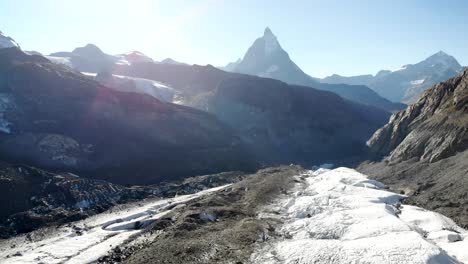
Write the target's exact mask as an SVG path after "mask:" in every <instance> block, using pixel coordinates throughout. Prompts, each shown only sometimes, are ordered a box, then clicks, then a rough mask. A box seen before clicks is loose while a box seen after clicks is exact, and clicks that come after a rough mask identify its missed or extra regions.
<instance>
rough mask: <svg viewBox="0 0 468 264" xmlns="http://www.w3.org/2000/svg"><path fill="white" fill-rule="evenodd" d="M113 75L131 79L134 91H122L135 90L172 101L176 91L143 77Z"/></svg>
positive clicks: (165, 100)
mask: <svg viewBox="0 0 468 264" xmlns="http://www.w3.org/2000/svg"><path fill="white" fill-rule="evenodd" d="M113 76H114V77H115V78H117V79H122V80H132V81H133V82H134V83H135V87H136V90H135V91H126V90H123V91H124V92H137V93H141V94H147V95H151V96H152V97H155V98H157V99H159V100H161V101H164V102H172V101H173V100H174V96H175V94H176V91H175V90H174V89H173V88H172V87H170V86H168V85H165V84H163V83H161V82H157V81H153V80H149V79H143V78H134V77H128V76H123V75H113Z"/></svg>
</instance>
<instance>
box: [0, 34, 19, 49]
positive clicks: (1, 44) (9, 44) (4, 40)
mask: <svg viewBox="0 0 468 264" xmlns="http://www.w3.org/2000/svg"><path fill="white" fill-rule="evenodd" d="M4 48H19V45H18V43H16V41H15V40H14V39H12V38H10V37H8V36H5V35H4V34H3V32H2V31H0V49H4Z"/></svg>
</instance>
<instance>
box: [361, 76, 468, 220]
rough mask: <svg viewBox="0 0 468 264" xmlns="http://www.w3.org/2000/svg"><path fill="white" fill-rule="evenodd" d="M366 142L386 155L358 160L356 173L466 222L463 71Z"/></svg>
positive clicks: (467, 87) (467, 93) (466, 80)
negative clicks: (371, 159)
mask: <svg viewBox="0 0 468 264" xmlns="http://www.w3.org/2000/svg"><path fill="white" fill-rule="evenodd" d="M368 145H369V147H370V148H371V150H372V151H373V152H374V153H376V154H377V155H378V156H385V158H384V160H383V161H381V162H370V163H366V164H362V165H361V166H360V170H361V171H363V172H364V173H367V174H369V175H371V176H374V177H376V178H378V179H381V180H383V181H384V182H388V183H391V184H394V185H395V186H398V187H399V188H402V189H403V190H404V189H406V190H404V191H406V192H408V193H410V194H414V195H415V196H413V197H411V198H410V199H411V201H413V202H414V203H417V204H421V205H422V206H425V207H429V208H431V209H434V210H436V211H440V212H442V213H445V214H447V215H448V216H450V217H452V218H454V219H455V220H457V221H458V222H459V223H461V224H463V225H464V226H467V225H468V206H467V204H468V196H467V195H466V191H467V190H468V178H467V177H466V175H467V173H468V159H466V155H467V153H468V152H467V148H468V71H465V72H464V73H463V74H461V75H460V76H458V77H455V78H453V79H450V80H448V81H446V82H444V83H440V84H438V85H436V86H434V87H433V88H431V89H429V90H428V91H426V92H425V93H424V94H423V96H422V97H421V99H419V101H418V102H416V103H415V104H414V105H411V106H409V107H408V108H407V109H406V110H405V111H401V112H399V113H397V114H394V115H393V116H392V118H391V119H390V122H389V123H388V124H386V125H385V126H384V127H383V128H381V129H379V130H378V131H377V132H376V133H375V134H374V136H373V137H372V138H371V139H370V140H369V141H368ZM405 186H406V188H405Z"/></svg>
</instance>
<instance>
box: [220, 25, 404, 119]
mask: <svg viewBox="0 0 468 264" xmlns="http://www.w3.org/2000/svg"><path fill="white" fill-rule="evenodd" d="M220 68H221V69H223V70H226V71H232V72H238V73H244V74H250V75H256V76H260V77H265V78H272V79H277V80H281V81H283V82H286V83H289V84H296V85H303V86H309V87H313V88H317V89H320V90H325V91H331V92H334V93H336V94H338V95H340V96H342V97H343V98H346V99H349V100H351V101H355V102H358V103H362V104H366V105H371V106H375V107H378V108H381V109H384V110H386V111H388V112H394V111H398V110H401V109H403V108H404V107H405V105H403V104H400V103H392V102H391V101H389V100H387V99H385V98H383V97H381V96H380V95H379V94H378V93H376V92H374V91H373V90H371V89H369V88H368V87H366V86H364V85H347V84H325V83H321V82H319V81H318V79H317V78H313V77H311V76H309V75H307V74H306V73H305V72H304V71H302V70H301V69H300V68H299V67H298V66H297V65H296V64H295V63H294V62H293V61H292V60H291V58H290V57H289V55H288V53H287V52H286V51H285V50H284V49H283V48H282V47H281V45H280V43H279V42H278V39H277V37H276V36H275V35H274V34H273V32H272V31H271V30H270V29H269V28H268V27H267V28H266V29H265V31H264V34H263V36H262V37H260V38H258V39H256V40H255V41H254V43H253V44H252V46H251V47H250V48H249V49H248V50H247V53H246V54H245V56H244V58H243V59H239V60H237V61H236V62H233V63H229V64H228V65H226V66H225V67H220Z"/></svg>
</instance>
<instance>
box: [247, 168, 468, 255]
mask: <svg viewBox="0 0 468 264" xmlns="http://www.w3.org/2000/svg"><path fill="white" fill-rule="evenodd" d="M300 178H302V179H303V181H302V183H300V184H298V186H297V188H296V190H295V193H294V194H293V195H288V196H285V197H284V198H282V199H280V200H278V201H276V202H275V203H274V204H273V205H270V206H268V207H267V208H265V210H264V211H263V213H261V214H260V216H259V217H261V218H266V217H269V218H280V220H282V221H283V222H284V224H283V225H282V226H281V228H280V230H279V233H280V234H281V235H282V238H274V239H271V240H270V241H269V242H267V243H265V244H263V245H262V246H260V247H258V248H257V249H256V251H255V253H254V254H253V255H252V257H251V261H252V262H253V263H288V264H289V263H295V264H300V263H412V264H413V263H459V261H463V262H468V250H466V249H467V248H468V241H467V240H468V239H465V238H466V237H467V231H466V230H464V229H462V228H460V227H458V226H457V225H456V224H455V223H454V222H453V221H452V220H450V219H448V218H447V217H444V216H442V215H440V214H437V213H434V212H430V211H427V210H424V209H421V208H418V207H414V206H409V205H402V206H401V205H400V203H399V201H400V200H401V199H402V198H404V196H402V195H398V194H395V193H392V192H390V191H388V190H386V186H385V185H384V184H382V183H380V182H377V181H373V180H369V179H368V178H367V177H366V176H364V175H362V174H360V173H358V172H356V171H355V170H352V169H347V168H338V169H335V170H326V169H319V170H317V171H309V172H308V173H307V174H304V175H301V176H300Z"/></svg>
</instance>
